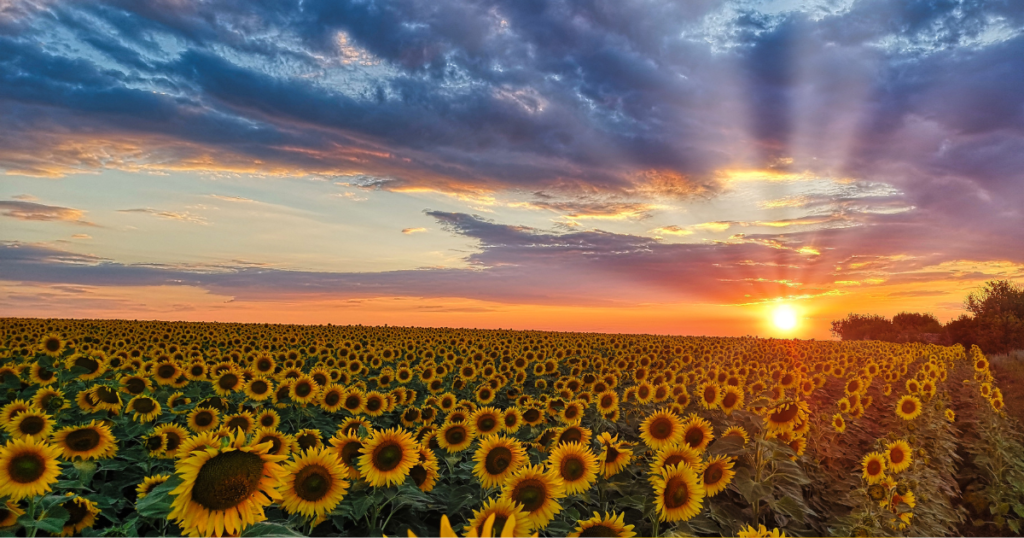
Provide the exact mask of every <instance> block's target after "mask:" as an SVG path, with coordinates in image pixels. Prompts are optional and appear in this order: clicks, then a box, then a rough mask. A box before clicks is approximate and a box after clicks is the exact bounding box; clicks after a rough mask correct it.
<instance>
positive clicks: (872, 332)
mask: <svg viewBox="0 0 1024 538" xmlns="http://www.w3.org/2000/svg"><path fill="white" fill-rule="evenodd" d="M832 334H834V335H835V336H838V337H839V338H841V339H843V340H886V341H893V340H894V339H895V336H896V332H895V330H894V329H893V325H892V322H891V321H889V320H888V319H886V318H884V317H882V316H878V315H861V314H850V315H848V316H846V318H845V319H841V320H837V321H833V322H832Z"/></svg>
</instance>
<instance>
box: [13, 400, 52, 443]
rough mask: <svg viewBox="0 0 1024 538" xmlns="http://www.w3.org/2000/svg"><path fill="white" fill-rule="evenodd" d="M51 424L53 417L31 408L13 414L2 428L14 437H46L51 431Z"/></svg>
mask: <svg viewBox="0 0 1024 538" xmlns="http://www.w3.org/2000/svg"><path fill="white" fill-rule="evenodd" d="M53 425H54V421H53V417H51V416H50V415H47V414H46V413H44V412H42V411H37V410H36V409H34V408H33V409H29V410H28V411H24V412H22V413H19V414H17V415H15V416H14V418H13V419H12V420H11V421H10V422H8V423H6V424H4V429H5V430H7V433H8V434H9V435H10V436H11V437H13V438H15V439H20V438H22V437H28V436H32V437H36V438H38V439H47V438H49V437H50V433H51V432H52V431H53Z"/></svg>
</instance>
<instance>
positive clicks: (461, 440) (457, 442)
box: [437, 422, 475, 454]
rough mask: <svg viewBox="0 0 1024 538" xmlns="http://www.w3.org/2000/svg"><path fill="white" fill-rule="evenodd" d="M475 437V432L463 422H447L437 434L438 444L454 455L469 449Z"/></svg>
mask: <svg viewBox="0 0 1024 538" xmlns="http://www.w3.org/2000/svg"><path fill="white" fill-rule="evenodd" d="M474 435H475V432H473V430H471V429H470V428H469V427H467V426H466V425H465V424H463V423H462V422H446V423H444V425H443V426H441V429H440V430H439V431H438V432H437V444H438V445H440V446H441V448H443V449H445V450H447V451H448V453H449V454H454V453H456V452H462V451H463V450H466V449H467V448H469V445H470V444H472V442H473V436H474Z"/></svg>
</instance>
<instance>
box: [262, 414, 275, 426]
mask: <svg viewBox="0 0 1024 538" xmlns="http://www.w3.org/2000/svg"><path fill="white" fill-rule="evenodd" d="M260 425H261V426H263V427H265V428H270V427H272V426H273V425H274V415H271V414H270V413H267V414H266V415H263V417H261V418H260Z"/></svg>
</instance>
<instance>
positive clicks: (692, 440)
mask: <svg viewBox="0 0 1024 538" xmlns="http://www.w3.org/2000/svg"><path fill="white" fill-rule="evenodd" d="M684 439H685V440H686V444H688V445H690V446H691V447H695V446H700V444H701V443H703V442H704V430H702V429H700V428H690V429H689V430H687V432H686V436H685V437H684Z"/></svg>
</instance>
